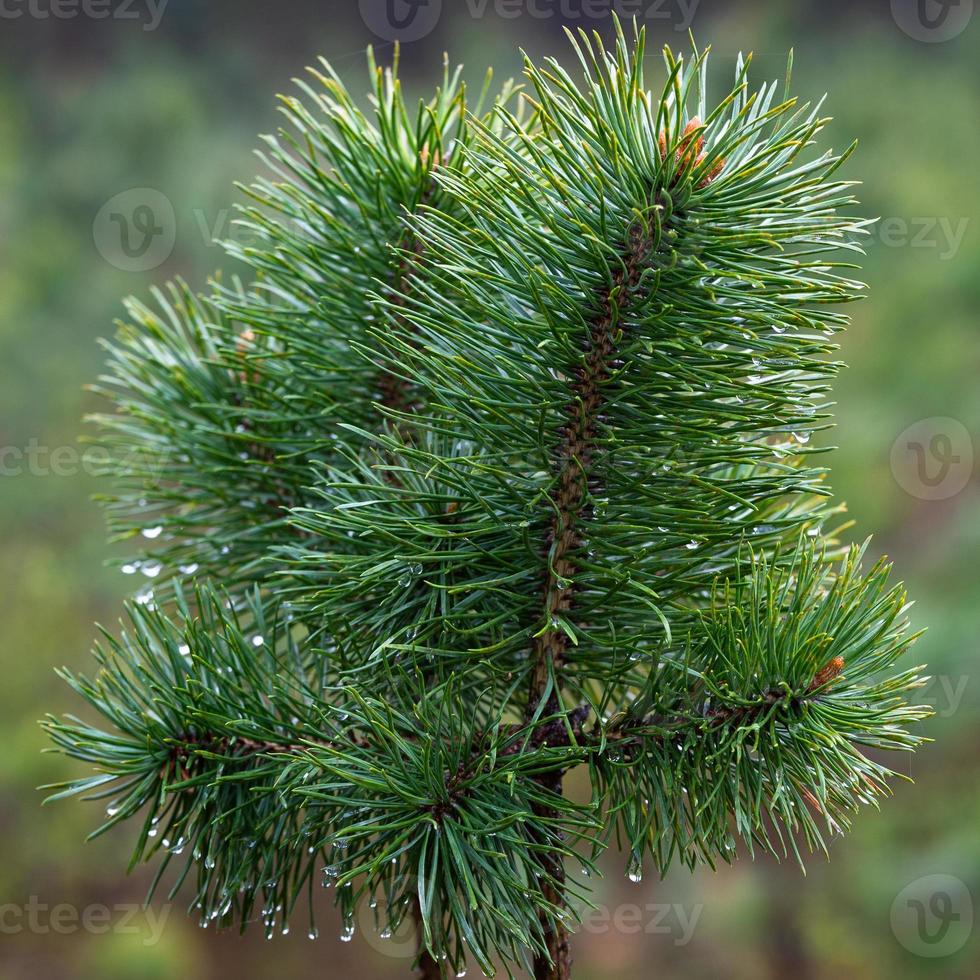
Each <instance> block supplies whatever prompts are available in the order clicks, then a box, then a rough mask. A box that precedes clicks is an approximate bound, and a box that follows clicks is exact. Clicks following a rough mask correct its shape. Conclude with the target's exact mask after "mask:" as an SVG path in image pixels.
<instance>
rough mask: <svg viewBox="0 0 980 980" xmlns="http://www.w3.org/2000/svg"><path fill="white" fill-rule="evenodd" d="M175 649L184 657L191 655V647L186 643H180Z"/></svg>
mask: <svg viewBox="0 0 980 980" xmlns="http://www.w3.org/2000/svg"><path fill="white" fill-rule="evenodd" d="M177 651H178V652H179V653H180V654H181V655H182V656H184V657H189V656H190V655H191V648H190V647H189V646H188V645H187V644H186V643H181V645H180V646H179V647H177Z"/></svg>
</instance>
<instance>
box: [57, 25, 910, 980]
mask: <svg viewBox="0 0 980 980" xmlns="http://www.w3.org/2000/svg"><path fill="white" fill-rule="evenodd" d="M617 28H618V25H617ZM573 53H574V59H573V60H574V61H577V66H576V68H575V72H574V73H569V72H568V71H566V69H565V68H563V67H562V66H561V65H560V64H558V63H557V62H554V61H550V60H549V61H548V62H546V63H545V64H544V65H543V66H541V65H535V64H533V63H531V62H530V61H529V62H528V63H527V66H526V81H525V84H524V86H523V87H522V88H520V89H517V88H514V87H512V86H509V85H508V86H504V88H503V89H502V91H501V92H500V94H499V95H497V96H496V97H491V95H490V91H491V85H490V79H489V77H488V80H487V84H486V85H485V87H484V91H483V93H482V95H481V96H480V97H479V98H477V99H476V101H475V102H472V103H471V101H470V100H469V98H468V95H467V92H466V89H465V87H464V85H463V84H462V81H461V78H460V74H459V72H456V73H451V72H449V70H448V69H447V71H446V73H445V76H444V79H443V83H442V85H441V87H440V89H439V90H438V92H437V94H436V95H435V97H434V98H433V99H432V100H431V101H430V102H427V103H423V104H420V105H419V106H418V107H417V108H415V109H412V108H411V107H410V105H409V103H408V102H407V100H406V99H405V97H404V95H403V93H402V89H401V86H400V84H399V81H398V76H397V62H396V64H395V66H393V67H392V68H391V69H388V70H381V69H378V68H376V67H375V66H374V64H373V62H372V65H371V72H372V76H373V79H374V90H373V99H372V107H371V110H370V111H369V112H367V113H365V112H362V110H361V109H359V108H358V106H357V103H356V102H355V101H354V99H353V98H352V97H351V96H350V95H349V94H348V91H347V89H346V88H345V87H344V84H343V83H342V82H341V80H340V79H339V78H338V77H337V76H336V75H335V74H334V73H333V71H332V70H331V69H330V68H329V67H328V66H326V65H323V66H322V68H321V69H319V70H314V71H312V72H311V73H310V78H309V80H308V81H307V82H303V83H300V89H301V97H300V98H293V97H288V98H285V99H284V100H283V111H284V112H285V114H286V117H287V119H288V123H289V128H288V129H286V130H285V131H283V132H282V133H280V135H279V136H278V137H277V138H269V139H268V140H267V148H266V151H265V161H266V170H267V173H268V175H267V176H266V177H264V178H262V179H260V180H259V181H258V182H257V183H255V184H253V185H252V186H250V187H247V188H245V191H246V193H247V195H248V196H249V199H250V203H249V204H248V206H246V207H244V208H243V209H242V222H243V229H244V232H245V234H244V235H243V236H240V241H239V243H238V244H229V245H228V249H229V251H230V252H231V254H232V255H233V256H235V257H236V258H238V259H240V260H242V261H243V262H244V263H245V264H246V266H247V267H249V268H250V269H252V270H253V271H254V280H253V281H251V282H248V283H244V284H243V283H240V282H238V281H237V280H235V281H223V280H221V279H220V278H218V279H216V280H215V282H214V283H213V288H212V289H211V290H210V292H209V294H208V295H207V296H206V297H198V296H195V295H193V294H192V293H191V292H190V291H189V290H188V289H187V288H186V287H185V286H183V285H182V284H179V283H178V284H174V285H171V286H169V287H167V288H166V289H165V290H163V291H161V292H159V293H157V294H156V296H155V302H154V304H153V305H152V306H147V305H144V304H143V303H138V302H135V301H131V302H130V304H129V307H128V311H129V322H128V323H126V324H123V325H121V326H120V328H119V334H118V336H117V338H116V340H115V341H114V342H113V343H111V344H110V345H109V368H108V373H107V375H106V377H105V378H104V379H103V381H102V382H101V384H100V386H99V387H100V390H101V391H102V392H104V393H105V394H106V395H107V396H108V397H109V398H110V399H111V401H112V402H113V403H114V409H115V410H114V411H113V412H111V413H109V414H107V415H105V416H102V417H100V421H101V423H102V425H103V426H104V430H105V432H106V433H107V438H108V439H109V440H111V442H112V444H113V446H114V450H115V461H114V463H113V465H112V466H111V468H110V470H111V472H110V475H111V476H112V478H113V480H114V485H115V487H116V488H117V489H116V491H115V492H114V494H113V495H112V496H111V497H109V499H108V513H109V515H110V521H111V524H112V529H113V531H114V533H115V535H117V536H118V537H122V538H126V539H132V540H133V541H135V542H136V543H138V544H139V546H140V548H139V550H138V554H137V555H135V556H134V557H133V558H132V559H131V560H130V561H129V562H128V563H127V565H126V567H125V568H124V571H129V572H133V573H135V574H136V575H139V574H141V573H143V574H145V575H147V576H148V581H147V584H146V586H145V587H144V588H143V589H142V590H141V591H138V592H137V593H136V596H135V601H134V602H133V603H132V604H131V605H130V607H129V609H128V616H129V621H128V624H126V625H124V626H123V628H122V630H121V632H118V633H116V632H106V633H105V638H104V640H103V642H102V643H101V644H100V646H99V647H98V648H97V653H96V655H97V658H98V661H99V667H100V669H99V671H98V673H97V674H96V675H95V676H94V677H93V678H91V679H89V678H86V677H81V676H74V675H71V674H68V673H67V672H66V673H65V677H66V679H67V680H68V682H69V683H70V684H71V685H72V686H73V687H74V688H75V690H76V691H77V692H78V693H79V694H80V695H81V696H82V698H83V699H84V700H85V701H87V702H88V708H89V710H88V715H87V717H91V716H92V709H94V711H95V713H97V714H98V715H101V716H102V720H101V721H100V722H99V723H97V724H93V723H91V722H88V721H82V720H77V719H73V718H69V719H68V720H66V721H59V720H56V719H54V718H51V719H49V720H48V722H47V723H46V724H47V727H48V729H49V731H50V734H51V737H52V738H53V739H54V741H55V742H56V743H57V745H58V746H59V747H60V748H61V749H62V750H63V751H64V752H66V753H67V754H69V755H71V756H73V757H75V758H76V759H79V760H82V761H84V762H86V763H88V764H89V765H90V766H92V767H94V771H95V774H94V775H91V776H83V777H81V778H79V779H77V780H74V781H71V782H69V783H66V784H63V785H61V786H59V787H58V792H57V793H56V794H55V797H59V796H66V795H73V794H83V795H85V796H87V797H89V798H96V799H101V800H103V801H104V803H105V805H106V807H107V809H106V813H107V819H106V821H105V822H104V823H103V824H102V826H100V827H99V828H98V830H97V831H96V833H101V832H103V831H105V830H107V829H109V828H110V827H113V826H114V825H116V824H118V823H121V822H122V821H127V820H130V819H134V820H135V821H136V826H137V832H136V833H137V842H136V850H135V854H134V856H133V864H135V863H137V862H139V861H142V860H155V863H156V865H157V868H158V870H159V873H160V874H162V873H163V871H164V869H165V868H167V867H168V865H171V864H174V865H175V866H176V874H174V875H172V876H171V878H170V879H168V880H170V881H171V883H172V892H171V894H174V893H175V892H176V890H177V889H178V888H180V887H183V889H184V892H185V894H188V895H190V896H191V901H192V905H193V910H194V913H195V914H196V915H198V916H199V917H200V919H201V922H202V924H208V923H209V922H212V921H214V922H215V923H216V924H217V925H222V926H223V925H230V924H241V926H242V927H243V928H244V927H245V925H246V924H248V923H250V922H254V921H256V920H258V921H259V922H260V923H261V924H262V925H264V928H265V929H266V931H267V932H268V933H269V934H270V935H271V934H273V933H275V932H277V931H285V929H286V928H287V923H289V922H290V921H291V920H293V919H295V918H296V917H297V916H299V915H309V916H310V925H309V929H310V935H311V937H312V936H315V935H316V927H315V925H314V924H313V921H312V915H313V913H312V904H311V905H310V909H311V911H309V912H306V911H305V910H304V911H300V910H299V909H298V908H297V903H298V902H299V901H300V899H302V898H303V896H304V893H312V892H313V890H314V889H316V888H319V887H320V886H321V885H323V886H326V887H332V888H333V889H334V894H335V896H336V900H337V903H338V905H339V907H340V910H341V913H342V915H343V920H344V922H345V927H344V934H343V935H342V937H341V938H344V939H350V938H351V936H352V935H353V932H354V923H355V916H357V922H358V923H359V924H361V925H362V926H365V925H367V926H368V927H376V928H377V929H378V930H379V931H380V932H382V934H388V933H390V931H392V930H396V929H399V928H404V927H409V926H410V927H411V928H414V929H415V930H416V933H417V947H416V949H417V953H416V956H415V961H414V965H415V966H416V967H417V968H418V969H419V970H420V971H421V973H422V975H423V976H425V977H440V976H443V975H445V974H447V973H449V974H451V975H457V974H459V973H461V971H462V970H464V969H465V968H466V965H467V964H471V965H473V966H475V967H477V968H479V969H481V970H482V971H483V972H485V973H486V974H488V975H493V974H494V973H495V972H498V971H500V970H503V972H504V973H505V974H507V975H512V971H514V970H516V969H526V970H528V971H529V972H530V973H531V974H532V975H533V976H535V977H537V978H552V980H561V978H567V977H569V976H570V975H571V974H570V971H571V953H570V943H569V935H570V933H571V932H573V931H574V927H575V918H576V909H580V908H581V907H582V903H583V902H584V901H586V900H587V897H588V893H589V888H588V877H587V876H586V875H582V874H580V873H579V869H580V868H581V869H584V870H585V871H586V872H587V873H589V874H591V873H593V872H594V871H595V870H596V868H595V862H596V860H597V859H598V857H599V856H600V854H601V853H602V852H603V850H604V849H606V848H607V847H609V846H610V845H612V846H614V847H615V848H616V849H617V850H619V851H620V852H621V853H622V854H623V862H624V866H625V868H626V870H627V873H628V874H629V877H630V878H631V879H632V880H634V881H640V879H641V876H642V874H643V871H644V868H652V869H653V870H654V871H656V872H663V871H665V870H666V869H667V868H668V867H669V866H670V865H671V864H672V863H673V862H681V863H683V864H685V865H689V866H691V867H693V866H695V865H696V864H698V863H700V862H707V863H709V864H714V863H715V862H717V861H719V860H722V861H730V860H732V859H733V857H734V856H735V854H736V852H737V851H738V850H742V851H743V852H745V853H747V854H749V855H751V854H753V853H754V852H755V851H756V850H765V851H770V852H772V853H774V854H776V855H777V856H779V857H783V856H787V855H791V856H794V857H796V858H801V859H802V857H803V856H804V855H805V853H806V852H809V851H813V850H825V849H826V848H827V844H828V841H829V839H830V838H832V837H833V836H835V835H837V834H839V833H841V832H842V831H843V830H844V829H846V828H847V826H848V824H849V821H850V819H851V815H852V814H853V812H854V811H855V810H856V809H857V808H858V806H859V804H861V803H874V802H875V801H876V799H877V798H878V797H879V796H880V795H882V794H883V793H885V792H886V787H885V783H886V779H887V778H888V777H889V776H891V775H892V773H891V772H890V771H889V770H888V769H887V768H885V766H884V765H883V764H882V762H881V761H879V760H880V758H881V755H880V751H879V750H884V749H891V750H899V751H908V750H911V749H912V748H914V746H915V744H916V743H917V741H918V739H917V738H916V737H915V736H913V735H910V734H909V733H908V732H907V731H906V729H907V727H908V725H909V723H911V722H914V721H917V720H919V719H921V718H922V717H923V716H924V715H925V713H926V712H924V711H923V710H922V709H920V708H918V707H915V706H913V705H910V704H908V703H907V700H906V697H907V695H908V694H909V692H910V691H911V690H912V689H913V688H914V687H916V686H917V684H919V683H920V679H919V678H918V675H917V673H916V670H915V669H908V668H902V667H900V666H898V661H899V660H900V658H902V656H903V655H904V653H905V652H906V649H907V647H908V646H909V644H910V643H911V641H912V639H913V636H912V635H910V634H909V632H908V629H907V622H906V616H905V613H906V608H907V606H906V599H905V594H904V592H903V590H902V589H901V588H900V587H898V586H890V585H888V584H887V577H888V569H887V567H886V566H885V565H884V564H881V563H879V564H876V565H874V567H873V568H871V569H870V571H862V569H861V557H862V553H863V550H864V549H863V548H854V547H847V546H845V545H844V544H842V543H841V537H842V533H843V531H844V529H845V527H846V525H845V524H844V520H843V517H842V508H841V507H840V506H839V505H837V504H835V503H834V502H833V500H832V498H831V496H830V491H829V489H828V484H827V482H826V471H825V469H824V468H823V466H822V465H821V457H822V455H823V453H824V452H825V449H824V448H823V446H824V445H825V440H822V439H819V440H816V442H819V443H820V446H819V447H818V446H817V445H815V444H814V442H811V437H812V436H813V435H814V434H815V433H818V432H822V431H823V430H825V429H827V428H828V427H829V425H830V422H829V415H828V398H829V391H830V385H831V382H832V380H833V377H834V375H835V373H836V371H837V368H838V364H837V363H836V362H835V361H834V359H833V358H834V351H835V349H836V348H835V344H834V341H833V337H834V335H835V334H836V333H837V332H838V331H840V330H841V329H842V328H843V327H844V325H845V323H846V317H845V315H844V313H843V312H842V311H841V304H843V303H845V302H848V301H850V300H853V299H855V298H857V296H858V295H859V293H860V290H861V288H862V287H861V285H860V284H859V283H858V282H856V281H855V280H854V279H853V278H852V275H853V272H852V270H853V268H854V266H853V265H852V264H850V263H849V262H848V261H847V257H848V255H854V254H855V253H858V252H860V247H859V241H860V237H861V235H862V233H863V232H864V229H865V225H866V222H865V221H863V220H861V219H858V218H855V217H853V216H851V215H850V214H849V213H848V212H849V210H850V208H851V207H852V205H853V203H854V201H853V198H852V196H851V186H850V184H849V182H847V181H844V180H841V179H839V178H838V177H837V176H836V172H837V170H838V168H839V167H840V166H841V164H842V163H843V162H844V160H845V159H846V157H847V156H848V153H849V151H845V152H842V153H838V152H835V151H834V150H831V149H825V148H823V147H824V143H823V129H824V126H825V123H826V122H827V120H826V119H825V118H823V117H822V116H821V114H820V106H819V105H817V106H816V107H810V106H807V105H800V104H798V103H797V101H796V100H795V99H794V98H792V97H791V96H790V95H789V73H787V78H786V81H785V83H784V84H783V83H772V84H763V85H761V86H760V87H758V88H756V89H752V88H750V87H749V83H748V80H747V69H748V62H747V61H744V62H743V61H742V60H740V61H739V63H738V66H737V70H736V77H735V81H734V84H733V86H732V88H731V90H730V92H729V94H728V95H727V96H726V97H725V98H724V99H723V100H722V101H721V102H720V103H718V104H717V105H714V104H709V103H708V101H707V94H706V88H707V81H708V79H707V71H708V58H707V53H706V52H701V51H698V50H696V49H695V50H694V51H693V52H692V54H691V55H690V56H689V57H686V58H682V57H680V56H677V55H675V54H673V53H672V52H671V51H669V50H667V51H665V53H664V62H665V75H664V78H663V80H662V86H661V87H660V88H659V89H658V90H657V91H656V92H654V91H651V90H650V89H648V88H647V86H646V82H645V79H644V35H643V33H642V32H638V33H637V34H636V36H635V38H633V39H632V40H628V39H627V38H626V36H625V34H624V32H623V31H622V30H618V36H617V43H616V45H615V49H614V50H613V51H612V52H606V51H604V50H603V48H602V45H601V43H600V42H599V41H598V39H591V38H589V37H588V36H586V35H585V34H582V35H581V36H580V37H579V39H578V40H577V41H573ZM243 241H244V244H243V243H242V242H243ZM869 750H871V752H872V753H873V755H872V754H869ZM580 767H582V768H584V769H585V770H586V771H587V773H588V777H589V780H590V784H591V787H592V794H591V800H590V801H589V802H588V803H585V804H583V803H581V802H575V801H573V800H572V799H571V798H570V797H569V796H568V795H566V793H565V792H564V786H563V783H564V779H565V776H566V774H567V773H569V772H570V771H571V770H573V769H577V768H580ZM158 877H159V875H158ZM364 909H367V910H368V912H367V913H365V912H364V911H363V910H364Z"/></svg>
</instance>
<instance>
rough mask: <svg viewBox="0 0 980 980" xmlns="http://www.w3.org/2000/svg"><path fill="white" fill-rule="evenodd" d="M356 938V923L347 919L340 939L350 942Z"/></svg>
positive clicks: (343, 941)
mask: <svg viewBox="0 0 980 980" xmlns="http://www.w3.org/2000/svg"><path fill="white" fill-rule="evenodd" d="M353 938H354V923H353V922H351V921H349V920H348V921H347V922H345V923H344V928H343V929H342V930H341V932H340V941H341V942H342V943H349V942H350V941H351V940H352V939H353Z"/></svg>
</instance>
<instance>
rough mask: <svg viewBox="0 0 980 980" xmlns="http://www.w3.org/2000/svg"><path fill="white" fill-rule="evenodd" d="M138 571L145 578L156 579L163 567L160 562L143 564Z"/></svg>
mask: <svg viewBox="0 0 980 980" xmlns="http://www.w3.org/2000/svg"><path fill="white" fill-rule="evenodd" d="M140 571H141V572H142V573H143V574H144V575H145V576H146V577H147V578H156V577H157V576H158V575H159V574H160V572H162V571H163V565H161V564H160V562H158V561H148V562H144V563H143V567H142V568H141V569H140Z"/></svg>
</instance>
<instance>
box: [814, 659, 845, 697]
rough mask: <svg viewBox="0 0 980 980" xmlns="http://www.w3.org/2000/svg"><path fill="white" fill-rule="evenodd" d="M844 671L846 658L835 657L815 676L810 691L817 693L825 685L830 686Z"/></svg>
mask: <svg viewBox="0 0 980 980" xmlns="http://www.w3.org/2000/svg"><path fill="white" fill-rule="evenodd" d="M843 669H844V658H843V657H834V659H833V660H831V661H830V662H829V663H826V664H824V665H823V667H821V668H820V670H818V671H817V673H816V674H815V675H814V678H813V680H812V681H811V682H810V687H809V689H808V690H809V691H810V692H813V691H816V690H817V689H818V688H821V687H823V686H824V685H825V684H829V683H830V682H831V681H832V680H834V678H836V677H838V676H840V672H841V671H842V670H843Z"/></svg>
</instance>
